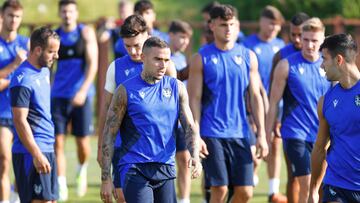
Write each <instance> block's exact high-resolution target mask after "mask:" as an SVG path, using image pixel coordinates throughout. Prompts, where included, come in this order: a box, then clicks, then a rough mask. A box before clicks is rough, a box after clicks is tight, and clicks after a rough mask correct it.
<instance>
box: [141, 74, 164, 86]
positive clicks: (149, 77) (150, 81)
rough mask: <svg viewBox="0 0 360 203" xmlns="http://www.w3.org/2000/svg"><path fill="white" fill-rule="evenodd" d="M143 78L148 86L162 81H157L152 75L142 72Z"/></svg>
mask: <svg viewBox="0 0 360 203" xmlns="http://www.w3.org/2000/svg"><path fill="white" fill-rule="evenodd" d="M141 78H142V79H143V80H144V81H145V82H146V83H148V84H151V85H153V84H156V83H158V82H159V81H160V80H159V79H156V78H155V77H153V76H152V75H150V74H148V73H147V72H146V71H142V72H141Z"/></svg>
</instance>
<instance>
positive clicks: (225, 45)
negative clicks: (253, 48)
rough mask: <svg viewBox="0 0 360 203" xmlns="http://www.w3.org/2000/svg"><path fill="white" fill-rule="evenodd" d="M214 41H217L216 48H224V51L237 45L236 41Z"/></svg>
mask: <svg viewBox="0 0 360 203" xmlns="http://www.w3.org/2000/svg"><path fill="white" fill-rule="evenodd" d="M214 43H215V46H216V48H218V49H220V50H223V51H227V50H230V49H232V48H233V47H234V46H235V42H234V41H229V42H221V41H219V40H216V39H215V41H214Z"/></svg>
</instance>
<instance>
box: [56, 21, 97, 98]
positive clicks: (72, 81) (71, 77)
mask: <svg viewBox="0 0 360 203" xmlns="http://www.w3.org/2000/svg"><path fill="white" fill-rule="evenodd" d="M84 26H85V25H83V24H79V25H77V27H76V28H75V29H74V30H73V31H71V32H65V31H63V30H62V29H61V28H59V29H57V30H56V32H57V33H58V34H59V36H60V42H61V43H60V49H59V60H58V62H57V69H56V72H55V76H54V82H53V85H52V90H51V96H52V97H54V98H67V99H72V98H73V97H74V96H75V94H76V93H77V91H79V89H80V88H81V86H82V84H83V83H84V80H85V77H86V76H85V72H86V68H87V65H86V60H85V49H86V47H85V46H86V45H85V40H84V39H83V37H82V34H81V32H82V29H83V28H84ZM94 95H95V87H94V86H93V85H91V87H90V89H89V91H88V95H87V96H88V97H92V96H94Z"/></svg>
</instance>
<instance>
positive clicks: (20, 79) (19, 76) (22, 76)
mask: <svg viewBox="0 0 360 203" xmlns="http://www.w3.org/2000/svg"><path fill="white" fill-rule="evenodd" d="M16 78H17V80H18V82H21V81H22V79H23V78H24V73H21V74H19V75H18V76H16Z"/></svg>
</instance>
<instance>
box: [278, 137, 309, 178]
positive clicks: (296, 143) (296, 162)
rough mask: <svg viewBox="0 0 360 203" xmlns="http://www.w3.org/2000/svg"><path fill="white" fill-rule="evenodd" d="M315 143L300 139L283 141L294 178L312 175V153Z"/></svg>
mask: <svg viewBox="0 0 360 203" xmlns="http://www.w3.org/2000/svg"><path fill="white" fill-rule="evenodd" d="M313 147H314V143H312V142H307V141H305V140H299V139H283V148H284V153H285V155H286V156H287V158H288V160H289V164H291V167H290V168H291V171H292V174H293V176H294V177H298V176H304V175H309V174H311V152H312V149H313Z"/></svg>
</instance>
